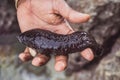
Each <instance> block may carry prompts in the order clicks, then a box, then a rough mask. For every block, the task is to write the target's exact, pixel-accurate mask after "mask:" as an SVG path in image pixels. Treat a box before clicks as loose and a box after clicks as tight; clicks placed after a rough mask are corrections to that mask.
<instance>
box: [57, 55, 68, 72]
mask: <svg viewBox="0 0 120 80" xmlns="http://www.w3.org/2000/svg"><path fill="white" fill-rule="evenodd" d="M67 61H68V57H67V56H64V55H59V56H56V57H55V70H56V71H63V70H65V69H66V67H67Z"/></svg>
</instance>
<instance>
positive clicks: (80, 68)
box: [0, 0, 120, 80]
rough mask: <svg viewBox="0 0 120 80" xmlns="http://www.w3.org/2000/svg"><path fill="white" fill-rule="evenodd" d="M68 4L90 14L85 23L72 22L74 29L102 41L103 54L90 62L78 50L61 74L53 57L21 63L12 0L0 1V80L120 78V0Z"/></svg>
mask: <svg viewBox="0 0 120 80" xmlns="http://www.w3.org/2000/svg"><path fill="white" fill-rule="evenodd" d="M67 3H68V4H69V5H70V6H71V7H72V8H74V9H76V10H77V11H80V12H85V13H88V14H90V15H91V16H92V17H91V19H90V20H89V22H87V23H84V24H72V23H71V25H72V26H74V27H73V28H74V29H75V30H78V29H79V30H85V31H89V32H90V33H92V35H93V36H94V37H95V38H96V40H97V42H99V43H100V44H103V47H104V52H103V55H102V56H100V57H97V58H95V59H94V60H93V61H92V62H88V61H86V60H85V59H83V58H80V57H79V55H78V53H76V54H74V55H71V56H70V59H69V66H68V68H67V70H66V71H65V72H61V73H57V72H55V70H54V59H52V60H51V61H50V62H49V63H48V64H47V65H45V66H43V67H34V66H32V65H31V61H30V62H28V63H23V62H21V61H20V60H19V59H18V54H19V53H20V52H21V51H23V48H24V47H23V45H20V44H19V43H18V41H17V40H16V38H15V36H16V35H17V34H18V33H19V32H20V30H19V27H18V23H17V20H16V10H15V7H14V3H13V0H0V80H39V79H40V80H120V68H119V67H120V0H67ZM3 26H4V27H3ZM58 75H59V76H58Z"/></svg>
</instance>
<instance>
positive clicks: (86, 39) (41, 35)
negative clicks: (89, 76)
mask: <svg viewBox="0 0 120 80" xmlns="http://www.w3.org/2000/svg"><path fill="white" fill-rule="evenodd" d="M18 40H19V41H20V42H21V43H22V44H24V45H25V46H28V47H30V48H32V49H35V50H36V51H37V52H39V53H40V52H41V53H43V54H45V55H47V54H53V55H68V54H70V53H75V52H80V51H82V50H84V49H86V48H91V49H92V51H93V52H94V54H95V55H100V54H101V50H102V48H101V46H100V45H99V44H97V42H96V41H95V39H94V37H93V36H92V35H90V33H87V32H85V31H76V32H74V33H72V34H67V35H63V34H57V33H53V32H51V31H48V30H43V29H32V30H29V31H26V32H23V33H21V34H20V35H19V36H18Z"/></svg>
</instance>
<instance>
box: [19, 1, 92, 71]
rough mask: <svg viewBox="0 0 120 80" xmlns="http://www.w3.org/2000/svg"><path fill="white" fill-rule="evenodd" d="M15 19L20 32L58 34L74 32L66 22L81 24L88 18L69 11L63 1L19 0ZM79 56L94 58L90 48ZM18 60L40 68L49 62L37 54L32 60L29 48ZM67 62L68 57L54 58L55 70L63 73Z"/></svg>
mask: <svg viewBox="0 0 120 80" xmlns="http://www.w3.org/2000/svg"><path fill="white" fill-rule="evenodd" d="M17 17H18V22H19V26H20V29H21V31H22V32H25V31H28V30H31V29H34V28H40V29H45V30H50V31H52V32H55V33H59V34H70V33H73V32H74V30H73V29H72V28H71V27H70V25H69V24H68V23H67V20H68V21H70V22H72V23H82V22H86V21H87V20H88V19H89V18H90V16H89V15H88V14H83V13H79V12H77V11H74V10H73V9H71V8H70V7H69V6H68V5H67V4H66V2H65V1H64V0H20V2H19V5H18V9H17ZM80 54H81V55H82V56H83V57H84V58H85V59H87V60H89V61H91V60H92V59H93V58H94V55H93V52H92V50H91V49H90V48H87V49H85V50H83V51H82V52H81V53H80ZM19 58H20V59H21V60H23V61H28V60H32V65H34V66H42V65H44V64H46V63H47V62H48V61H49V59H50V56H46V55H43V54H38V55H37V56H36V57H34V58H33V57H32V56H31V55H30V51H29V48H26V49H25V51H24V52H23V53H21V54H20V55H19ZM67 61H68V56H63V55H59V56H55V70H56V71H63V70H64V69H65V68H66V67H67Z"/></svg>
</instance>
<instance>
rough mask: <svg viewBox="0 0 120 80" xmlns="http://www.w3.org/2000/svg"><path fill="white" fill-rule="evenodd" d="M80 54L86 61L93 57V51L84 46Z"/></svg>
mask: <svg viewBox="0 0 120 80" xmlns="http://www.w3.org/2000/svg"><path fill="white" fill-rule="evenodd" d="M81 55H82V56H83V57H84V58H85V59H87V60H88V61H91V60H93V58H94V54H93V51H92V50H91V49H90V48H86V49H85V50H83V51H82V52H81Z"/></svg>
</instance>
